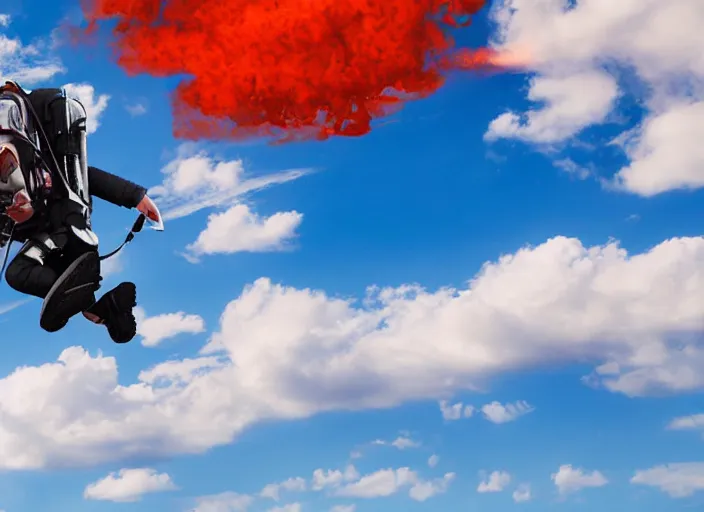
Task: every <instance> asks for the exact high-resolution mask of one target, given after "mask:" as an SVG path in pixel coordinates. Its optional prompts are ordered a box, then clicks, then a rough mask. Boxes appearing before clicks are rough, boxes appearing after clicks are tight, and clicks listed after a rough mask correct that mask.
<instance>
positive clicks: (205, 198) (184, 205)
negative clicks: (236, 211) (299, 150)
mask: <svg viewBox="0 0 704 512" xmlns="http://www.w3.org/2000/svg"><path fill="white" fill-rule="evenodd" d="M161 172H162V173H163V174H164V180H163V183H162V184H160V185H158V186H155V187H152V188H150V189H149V195H150V196H152V197H154V198H156V199H158V203H159V207H160V209H161V210H162V216H163V218H164V220H171V219H178V218H181V217H186V216H188V215H191V214H192V213H195V212H197V211H200V210H203V209H206V208H213V207H229V206H233V205H234V204H236V203H237V202H238V200H239V198H241V197H242V196H244V195H246V194H248V193H250V192H255V191H258V190H262V189H265V188H268V187H270V186H272V185H279V184H282V183H286V182H289V181H293V180H296V179H298V178H300V177H302V176H305V175H306V174H308V173H310V172H311V170H310V169H291V170H288V171H282V172H278V173H272V174H267V175H262V176H252V177H250V176H247V173H246V172H245V168H244V161H243V160H229V161H228V160H219V159H216V158H214V157H212V156H210V155H208V154H207V153H206V152H205V151H203V150H201V149H199V148H198V146H197V145H194V144H190V143H187V144H182V145H181V146H179V148H178V150H177V152H176V156H175V158H174V159H173V160H172V161H170V162H169V163H168V164H167V165H166V166H165V167H164V168H163V169H162V170H161Z"/></svg>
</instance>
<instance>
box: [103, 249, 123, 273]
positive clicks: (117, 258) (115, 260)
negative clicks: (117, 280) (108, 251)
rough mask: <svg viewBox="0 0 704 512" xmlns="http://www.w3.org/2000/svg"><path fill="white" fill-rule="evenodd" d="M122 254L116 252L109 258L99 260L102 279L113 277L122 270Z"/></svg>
mask: <svg viewBox="0 0 704 512" xmlns="http://www.w3.org/2000/svg"><path fill="white" fill-rule="evenodd" d="M122 255H123V253H122V252H118V253H117V254H115V255H114V256H112V257H111V258H108V259H106V260H103V261H101V262H100V275H102V276H103V279H108V278H111V277H115V276H116V275H118V274H119V273H120V272H122V271H123V270H124V268H125V265H124V260H123V256H122Z"/></svg>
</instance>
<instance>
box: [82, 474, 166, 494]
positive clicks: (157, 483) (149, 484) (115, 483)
mask: <svg viewBox="0 0 704 512" xmlns="http://www.w3.org/2000/svg"><path fill="white" fill-rule="evenodd" d="M176 489H177V487H176V485H174V483H173V482H172V481H171V477H170V476H169V475H168V474H166V473H157V472H156V470H154V469H150V468H139V469H121V470H120V471H119V472H117V473H110V474H109V475H108V476H106V477H105V478H103V479H102V480H98V481H97V482H94V483H92V484H90V485H88V486H87V487H86V488H85V490H84V491H83V497H84V498H85V499H87V500H100V501H115V502H135V501H139V500H140V499H141V498H142V496H144V495H145V494H149V493H155V492H165V491H174V490H176Z"/></svg>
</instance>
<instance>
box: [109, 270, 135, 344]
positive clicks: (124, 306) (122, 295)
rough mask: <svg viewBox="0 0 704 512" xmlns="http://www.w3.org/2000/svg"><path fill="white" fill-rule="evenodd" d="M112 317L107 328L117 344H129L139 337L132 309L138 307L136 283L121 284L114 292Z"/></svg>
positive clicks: (111, 304)
mask: <svg viewBox="0 0 704 512" xmlns="http://www.w3.org/2000/svg"><path fill="white" fill-rule="evenodd" d="M112 294H113V295H112V297H111V300H110V309H111V311H110V316H109V321H106V323H105V326H106V327H107V329H108V334H110V337H111V338H112V340H113V341H114V342H115V343H128V342H130V341H132V339H133V338H134V337H135V336H136V335H137V322H136V321H135V318H134V315H133V314H132V308H134V307H135V306H136V305H137V287H136V286H135V285H134V283H120V284H119V285H117V286H116V287H115V289H114V290H113V291H112Z"/></svg>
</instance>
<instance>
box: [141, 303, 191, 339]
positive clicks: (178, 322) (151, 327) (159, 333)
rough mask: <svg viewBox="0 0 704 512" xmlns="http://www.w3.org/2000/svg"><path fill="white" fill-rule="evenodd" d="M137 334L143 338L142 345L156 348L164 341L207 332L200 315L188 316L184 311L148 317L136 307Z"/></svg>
mask: <svg viewBox="0 0 704 512" xmlns="http://www.w3.org/2000/svg"><path fill="white" fill-rule="evenodd" d="M134 313H135V318H136V319H137V334H138V335H140V336H141V337H142V345H144V346H145V347H156V346H157V345H159V344H160V343H161V342H162V341H164V340H167V339H170V338H173V337H175V336H178V335H180V334H200V333H202V332H205V321H204V320H203V319H202V318H201V317H200V316H198V315H188V314H186V313H184V312H183V311H179V312H177V313H165V314H161V315H156V316H147V315H146V313H145V311H144V309H142V308H140V307H136V308H135V310H134Z"/></svg>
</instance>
